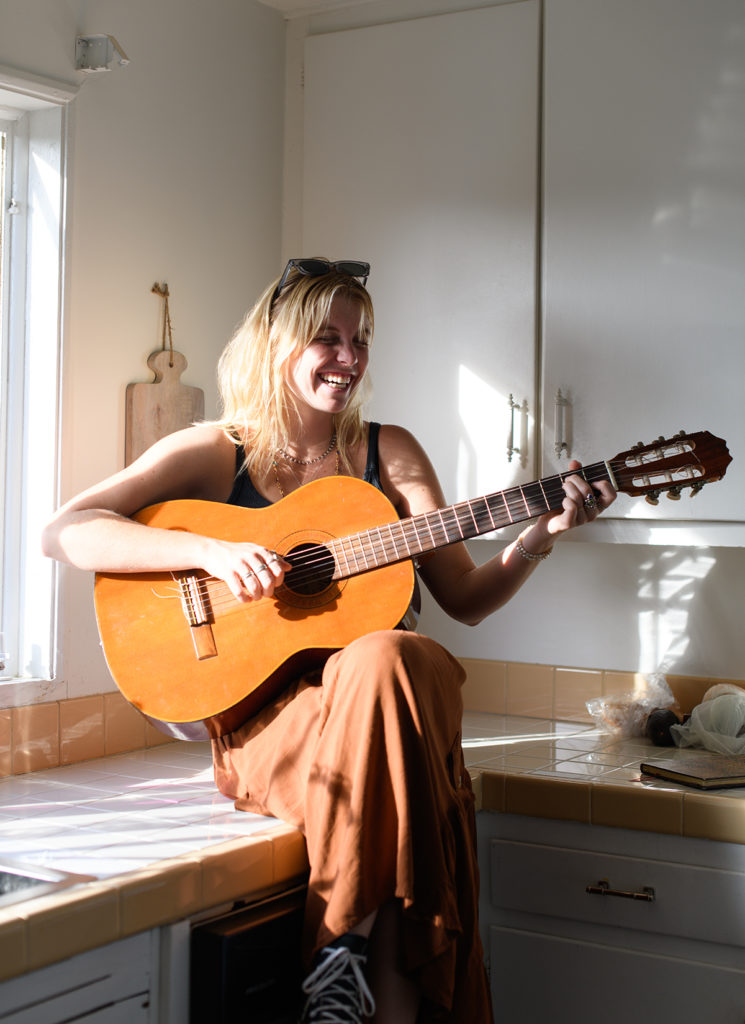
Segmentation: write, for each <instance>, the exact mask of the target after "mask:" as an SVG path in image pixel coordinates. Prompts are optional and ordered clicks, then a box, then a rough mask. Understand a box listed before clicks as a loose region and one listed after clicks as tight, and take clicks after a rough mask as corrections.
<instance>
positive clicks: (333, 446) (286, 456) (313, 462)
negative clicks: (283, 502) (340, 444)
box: [272, 431, 339, 498]
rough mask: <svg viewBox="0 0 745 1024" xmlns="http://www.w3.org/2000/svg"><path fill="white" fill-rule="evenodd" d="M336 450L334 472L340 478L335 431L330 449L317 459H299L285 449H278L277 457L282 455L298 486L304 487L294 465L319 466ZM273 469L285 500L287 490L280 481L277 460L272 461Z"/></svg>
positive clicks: (279, 489) (330, 442)
mask: <svg viewBox="0 0 745 1024" xmlns="http://www.w3.org/2000/svg"><path fill="white" fill-rule="evenodd" d="M334 449H336V468H335V470H334V474H335V475H336V476H338V475H339V449H338V448H337V447H336V431H334V432H333V433H332V435H331V440H330V441H329V445H328V448H327V449H326V451H325V452H323V454H322V455H316V457H315V458H314V459H299V458H297V456H295V455H290V453H289V452H287V451H285V449H284V448H278V449H277V455H281V456H282V458H283V459H284V461H285V463H286V465H287V468H288V469H289V470H290V472H291V473H292V475H293V476H294V477H295V480H296V481H297V483H298V486H299V487H302V485H303V482H302V480H301V479H300V478H299V477H298V475H297V473H296V472H295V470H294V469H293V468H292V463H294V464H295V465H296V466H316V465H318V463H319V462H323V461H324V459H327V458H328V457H329V455H330V454H331V453H332V452H333V451H334ZM272 469H273V470H274V480H275V483H276V484H277V489H278V491H279V493H280V497H282V498H284V497H285V490H284V487H283V486H282V482H281V480H280V479H279V470H278V468H277V460H276V459H274V460H273V461H272Z"/></svg>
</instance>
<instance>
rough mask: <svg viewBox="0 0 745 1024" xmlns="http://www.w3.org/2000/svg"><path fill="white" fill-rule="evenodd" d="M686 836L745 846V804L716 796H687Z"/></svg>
mask: <svg viewBox="0 0 745 1024" xmlns="http://www.w3.org/2000/svg"><path fill="white" fill-rule="evenodd" d="M683 835H684V836H696V837H700V838H703V839H714V840H719V841H720V842H724V843H745V800H742V799H738V798H734V797H727V796H724V795H719V794H716V795H715V794H713V793H685V794H684V796H683Z"/></svg>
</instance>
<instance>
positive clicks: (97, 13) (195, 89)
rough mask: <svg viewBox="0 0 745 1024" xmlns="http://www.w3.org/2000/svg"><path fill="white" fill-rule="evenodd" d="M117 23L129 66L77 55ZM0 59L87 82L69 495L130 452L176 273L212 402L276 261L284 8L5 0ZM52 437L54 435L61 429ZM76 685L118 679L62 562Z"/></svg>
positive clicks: (73, 131)
mask: <svg viewBox="0 0 745 1024" xmlns="http://www.w3.org/2000/svg"><path fill="white" fill-rule="evenodd" d="M80 33H106V34H110V35H113V36H115V37H116V38H117V40H118V41H119V43H120V44H121V46H122V48H123V49H124V51H125V52H126V54H127V56H128V57H129V58H130V60H131V63H130V64H129V66H127V67H122V68H119V67H117V68H116V69H114V70H112V71H109V72H106V73H103V74H97V75H90V76H85V75H83V74H81V73H80V72H76V71H75V67H74V52H75V37H76V35H78V34H80ZM0 64H4V65H6V66H10V67H13V68H16V69H18V70H21V71H25V72H28V73H31V74H35V75H41V76H45V77H50V78H56V79H60V80H62V81H64V82H67V83H79V84H80V85H81V88H80V92H79V95H78V97H77V98H76V99H75V100H74V101H73V103H72V105H71V111H70V139H69V143H70V160H69V172H70V180H69V211H68V215H69V247H68V251H67V260H68V262H67V284H68V290H67V302H66V330H65V348H64V371H63V394H62V403H63V426H62V442H61V454H62V462H61V480H60V491H61V494H60V497H61V499H62V500H64V499H66V498H67V497H69V496H70V495H72V494H74V493H76V492H77V491H78V490H80V489H81V488H83V487H85V486H87V485H88V484H91V483H93V482H94V481H96V480H98V479H100V478H102V477H103V476H105V475H107V474H109V473H112V472H114V471H115V470H117V469H119V468H121V466H122V465H123V456H124V401H125V389H126V385H127V384H128V383H129V382H131V381H147V380H152V375H151V373H150V371H149V369H148V367H147V364H146V359H147V356H148V355H149V353H150V352H152V351H154V350H155V349H157V348H159V347H160V312H161V304H160V300H159V299H158V298H157V297H156V296H154V295H152V294H151V291H150V289H151V287H152V285H153V283H154V282H155V281H161V282H162V281H167V282H168V285H169V288H170V292H171V300H170V309H171V317H172V323H173V331H174V345H175V347H176V348H177V349H178V350H179V351H181V352H182V353H184V355H185V356H186V358H187V360H188V363H189V366H188V369H187V370H186V372H185V374H184V376H183V381H184V383H187V384H191V385H194V386H198V387H201V388H202V389H203V390H204V392H205V398H206V415H207V416H211V415H214V414H215V412H216V389H215V383H214V379H215V363H216V360H217V357H218V355H219V353H220V351H221V349H222V347H223V345H224V344H225V342H226V341H227V340H228V338H229V336H230V334H231V333H232V330H233V328H234V326H235V324H236V323H237V322H238V321H239V320H240V318H241V317H242V315H243V313H244V312H245V310H246V308H247V307H248V306H249V305H250V303H251V302H252V301H253V300H254V298H255V297H256V295H257V294H258V293H259V291H260V290H261V288H263V287H264V285H265V284H266V282H267V281H268V280H269V279H270V278H271V277H272V276H273V275H274V274H276V273H277V272H278V269H277V268H278V264H279V259H280V229H281V171H282V152H281V148H282V111H283V89H284V79H283V66H284V23H283V21H282V18H281V17H280V15H279V14H278V13H277V12H276V11H272V10H270V9H268V8H266V7H264V6H262V5H261V4H259V3H258V2H256V0H209V2H206V0H202V2H184V0H126V2H122V0H96V3H95V4H91V3H88V2H87V0H66V2H65V3H60V2H59V0H0ZM51 443H53V441H52V439H50V444H51ZM60 648H61V653H62V659H61V674H62V677H63V679H64V681H65V682H66V684H67V686H66V693H67V695H69V696H79V695H83V694H88V693H97V692H101V691H102V690H107V689H113V684H112V683H111V681H110V679H109V676H108V672H107V671H106V668H105V665H104V663H103V658H102V656H101V654H100V651H99V645H98V637H97V633H96V628H95V621H94V617H93V610H92V581H91V577H90V576H89V575H88V574H84V573H79V572H77V571H75V570H69V569H66V568H65V569H63V571H62V588H61V635H60Z"/></svg>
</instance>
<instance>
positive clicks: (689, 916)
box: [489, 839, 745, 946]
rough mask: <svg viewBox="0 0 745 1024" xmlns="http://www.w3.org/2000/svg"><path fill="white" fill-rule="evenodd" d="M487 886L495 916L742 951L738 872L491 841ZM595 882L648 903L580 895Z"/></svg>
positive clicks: (744, 882)
mask: <svg viewBox="0 0 745 1024" xmlns="http://www.w3.org/2000/svg"><path fill="white" fill-rule="evenodd" d="M489 881H490V901H491V903H492V905H493V906H494V907H495V908H497V909H504V910H514V911H521V912H525V913H530V914H541V915H548V916H550V917H560V918H567V919H570V920H573V921H585V922H588V923H592V924H598V925H604V926H606V927H608V926H611V927H619V928H632V929H637V930H641V931H648V932H658V933H661V934H667V935H676V936H680V937H681V938H691V939H700V940H703V941H706V942H720V943H724V944H726V945H732V946H745V874H743V873H741V872H736V871H723V870H719V869H712V868H704V867H696V866H692V865H689V864H671V863H668V862H666V861H661V860H651V859H649V860H645V859H642V858H634V857H622V856H617V855H615V854H608V853H598V852H595V851H585V850H572V849H566V848H563V847H557V846H545V845H541V844H537V843H524V842H517V841H514V840H506V839H494V840H492V842H491V844H490V851H489ZM599 883H606V884H607V887H608V890H612V891H615V892H618V893H639V894H642V896H643V895H645V890H653V893H654V898H653V899H652V900H651V901H647V900H646V899H643V898H639V899H636V898H631V897H627V896H621V895H591V894H588V892H587V891H586V890H587V887H588V886H592V887H596V888H601V885H599ZM601 891H602V888H601Z"/></svg>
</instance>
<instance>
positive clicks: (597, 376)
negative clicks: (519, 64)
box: [543, 0, 745, 521]
mask: <svg viewBox="0 0 745 1024" xmlns="http://www.w3.org/2000/svg"><path fill="white" fill-rule="evenodd" d="M545 32H546V35H545V135H544V140H545V145H544V173H545V177H544V197H545V204H544V210H545V231H544V239H545V251H544V261H543V270H544V358H545V376H544V403H545V408H546V426H547V430H546V436H545V456H546V462H547V468H550V467H551V466H552V465H555V464H556V459H555V454H554V444H555V442H556V441H557V440H558V439H557V438H556V437H555V435H554V415H553V411H552V410H553V406H554V401H555V398H556V395H557V392H558V391H559V390H561V393H562V395H563V396H564V397H566V398H568V399H569V402H570V410H568V415H567V417H566V422H565V431H566V433H565V437H566V439H567V440H568V442H569V445H570V449H571V454H572V455H573V456H576V457H577V458H580V459H582V460H583V461H589V460H596V459H599V458H609V457H611V456H613V455H615V454H616V452H618V451H620V450H623V449H627V448H629V447H630V446H631V445H632V444H633V443H635V442H636V441H637V440H643V441H644V442H650V441H653V440H654V439H655V438H656V437H657V436H659V435H665V436H670V435H671V434H673V433H675V432H677V431H679V430H681V429H685V430H686V431H688V432H694V431H698V430H710V431H711V432H712V433H713V434H715V435H716V436H718V437H722V438H725V439H726V440H727V441H728V443H729V447H730V450H731V451H732V452H733V454H734V455H735V457H736V456H737V454H738V453H740V452H742V450H743V446H744V445H745V416H744V415H743V399H742V383H743V380H744V379H745V343H744V341H743V339H744V337H745V300H744V299H743V280H744V279H745V213H744V211H745V91H743V89H742V66H743V57H744V55H743V38H745V7H744V6H743V4H742V0H551V2H550V3H548V4H546V23H545ZM563 464H564V465H565V464H566V458H564V459H563ZM738 477H739V479H738ZM744 479H745V478H743V476H742V474H741V473H739V474H738V473H735V472H733V470H732V468H730V470H729V472H728V475H727V477H725V479H724V481H723V482H721V483H717V484H714V485H713V486H711V487H709V488H704V490H703V492H702V493H701V494H700V495H698V496H697V497H696V498H694V499H690V498H688V497H684V498H683V499H682V500H680V501H677V502H672V501H668V500H667V499H666V498H662V499H661V500H660V504H659V506H658V507H657V508H654V509H653V508H652V507H651V506H649V505H648V504H646V502H645V501H644V499H643V498H640V499H631V500H630V499H628V498H623V499H621V500H619V502H617V504H616V506H615V507H614V515H615V516H616V517H621V516H623V517H639V516H641V517H648V518H651V519H659V518H663V519H684V520H686V519H688V520H689V519H698V520H738V521H741V520H742V518H743V515H742V510H743V498H745V485H744V484H743V480H744Z"/></svg>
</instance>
